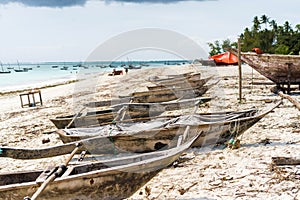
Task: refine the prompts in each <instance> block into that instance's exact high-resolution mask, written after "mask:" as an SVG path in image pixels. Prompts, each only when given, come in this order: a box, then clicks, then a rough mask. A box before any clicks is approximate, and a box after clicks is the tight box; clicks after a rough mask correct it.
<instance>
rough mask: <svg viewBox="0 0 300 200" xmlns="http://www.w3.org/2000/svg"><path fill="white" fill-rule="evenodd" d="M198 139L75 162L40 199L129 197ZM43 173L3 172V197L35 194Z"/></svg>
mask: <svg viewBox="0 0 300 200" xmlns="http://www.w3.org/2000/svg"><path fill="white" fill-rule="evenodd" d="M195 139H196V137H195V138H192V139H191V140H189V141H188V142H186V143H184V144H183V145H180V146H179V147H176V148H172V149H168V150H164V151H157V152H152V153H145V154H138V155H130V156H122V157H114V156H113V157H111V159H109V160H99V161H96V162H93V163H90V162H89V163H83V164H80V163H79V164H77V165H74V166H72V167H73V171H72V172H71V173H70V175H69V176H64V177H57V178H56V179H55V180H54V181H52V182H50V183H49V185H48V186H47V187H46V188H45V190H44V191H43V192H42V193H41V194H40V196H39V199H40V200H46V199H57V200H65V199H77V198H80V199H104V200H108V199H116V200H121V199H126V198H128V197H130V196H131V195H132V194H133V193H135V192H136V191H137V190H138V189H139V188H140V187H142V186H143V185H145V184H146V183H147V182H148V181H149V180H151V179H152V178H153V177H154V176H155V175H156V174H157V173H158V172H159V171H161V170H162V169H163V168H165V167H167V166H169V165H170V164H172V163H173V162H174V161H175V160H177V159H178V158H179V156H180V155H181V154H182V153H183V152H185V151H186V150H187V149H188V148H189V147H190V146H191V144H192V143H193V141H194V140H195ZM39 173H41V171H39V170H37V171H25V172H12V173H6V174H0V199H23V198H24V197H25V196H31V195H32V194H33V193H34V192H35V191H36V189H37V188H38V187H39V185H38V184H37V183H36V182H35V179H36V177H37V176H38V175H39Z"/></svg>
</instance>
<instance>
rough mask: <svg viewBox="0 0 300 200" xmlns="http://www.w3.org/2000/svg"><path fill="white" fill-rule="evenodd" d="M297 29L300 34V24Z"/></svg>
mask: <svg viewBox="0 0 300 200" xmlns="http://www.w3.org/2000/svg"><path fill="white" fill-rule="evenodd" d="M295 27H296V29H297V31H298V32H300V24H297V25H296V26H295Z"/></svg>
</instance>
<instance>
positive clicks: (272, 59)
mask: <svg viewBox="0 0 300 200" xmlns="http://www.w3.org/2000/svg"><path fill="white" fill-rule="evenodd" d="M230 52H232V53H233V54H235V55H237V50H236V49H230ZM241 59H242V61H244V62H245V63H247V64H248V65H249V66H251V67H252V68H253V69H255V70H256V71H258V72H259V73H260V74H261V75H263V76H265V77H266V78H268V79H269V80H271V81H273V82H274V83H276V84H277V85H288V84H296V85H300V55H278V54H265V53H264V54H256V53H254V52H253V53H252V52H248V53H245V52H242V53H241Z"/></svg>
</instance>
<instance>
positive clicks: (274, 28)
mask: <svg viewBox="0 0 300 200" xmlns="http://www.w3.org/2000/svg"><path fill="white" fill-rule="evenodd" d="M270 26H271V28H272V30H273V31H274V32H277V30H278V25H277V23H276V22H275V20H272V21H270Z"/></svg>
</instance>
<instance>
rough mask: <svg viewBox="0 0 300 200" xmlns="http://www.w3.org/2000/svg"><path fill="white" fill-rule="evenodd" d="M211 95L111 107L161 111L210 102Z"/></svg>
mask: <svg viewBox="0 0 300 200" xmlns="http://www.w3.org/2000/svg"><path fill="white" fill-rule="evenodd" d="M211 99H212V98H211V97H196V98H192V99H183V100H173V101H167V102H162V103H123V104H116V105H112V106H111V107H112V108H114V109H116V110H120V109H121V108H122V107H124V106H125V107H127V110H128V111H132V112H133V111H136V112H138V111H140V112H161V111H173V110H179V109H185V108H190V107H193V106H195V105H196V104H198V105H200V104H203V103H206V102H209V101H210V100H211Z"/></svg>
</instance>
